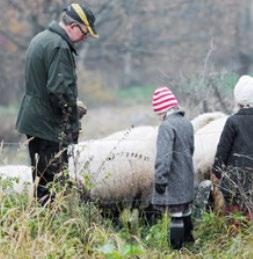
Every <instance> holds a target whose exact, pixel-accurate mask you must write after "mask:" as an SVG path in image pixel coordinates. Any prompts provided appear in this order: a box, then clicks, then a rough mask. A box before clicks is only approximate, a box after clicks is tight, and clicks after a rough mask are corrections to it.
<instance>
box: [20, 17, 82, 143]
mask: <svg viewBox="0 0 253 259" xmlns="http://www.w3.org/2000/svg"><path fill="white" fill-rule="evenodd" d="M74 54H76V51H75V48H74V46H73V44H72V42H71V41H70V40H69V38H68V36H67V34H66V33H65V31H64V30H63V29H62V28H61V27H60V26H59V25H58V23H56V22H52V23H51V24H50V25H49V27H48V29H46V30H45V31H43V32H41V33H39V34H37V35H36V36H35V37H34V38H33V39H32V41H31V43H30V45H29V47H28V50H27V53H26V64H25V95H24V97H23V100H22V103H21V107H20V110H19V114H18V118H17V122H16V129H17V130H18V131H19V132H20V133H23V134H26V135H30V136H33V137H39V138H42V139H46V140H50V141H55V142H62V141H63V142H64V143H67V144H68V143H72V142H74V143H75V142H76V141H77V136H78V129H79V125H78V111H77V106H76V99H77V85H76V72H75V60H74Z"/></svg>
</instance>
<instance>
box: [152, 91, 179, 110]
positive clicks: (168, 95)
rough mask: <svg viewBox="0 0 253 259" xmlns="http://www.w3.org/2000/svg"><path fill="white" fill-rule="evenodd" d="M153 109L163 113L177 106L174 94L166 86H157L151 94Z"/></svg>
mask: <svg viewBox="0 0 253 259" xmlns="http://www.w3.org/2000/svg"><path fill="white" fill-rule="evenodd" d="M152 106H153V110H154V112H156V113H163V112H166V111H168V110H169V109H171V108H173V107H177V106H178V101H177V98H176V96H175V95H174V94H173V93H172V91H171V90H170V89H169V88H168V87H167V86H162V87H159V88H157V89H156V90H155V91H154V94H153V100H152Z"/></svg>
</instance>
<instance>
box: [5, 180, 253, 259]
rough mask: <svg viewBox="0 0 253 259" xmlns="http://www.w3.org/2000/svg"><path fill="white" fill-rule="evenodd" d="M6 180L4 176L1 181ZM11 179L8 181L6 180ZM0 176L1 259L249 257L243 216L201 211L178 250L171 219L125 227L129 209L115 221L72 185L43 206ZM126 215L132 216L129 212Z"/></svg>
mask: <svg viewBox="0 0 253 259" xmlns="http://www.w3.org/2000/svg"><path fill="white" fill-rule="evenodd" d="M5 181H6V180H5ZM7 181H9V180H7ZM7 188H11V182H8V183H6V182H4V181H3V180H1V191H0V258H35V257H36V258H147V257H148V258H251V257H252V255H253V249H252V243H253V234H252V233H253V232H252V230H253V224H252V222H248V221H246V220H245V218H244V217H242V216H238V215H232V216H231V217H218V216H216V215H214V214H213V213H211V212H210V213H205V214H204V215H203V217H202V218H201V219H200V220H198V221H197V222H196V223H195V230H194V236H195V239H196V242H195V244H194V245H189V244H186V245H185V247H184V248H183V249H182V250H181V251H174V250H171V249H170V247H169V246H168V244H167V226H168V224H169V223H170V220H169V218H168V217H167V216H165V215H164V216H163V218H162V219H160V220H159V221H158V222H157V223H156V224H154V225H147V224H144V223H143V222H142V221H140V222H138V224H136V225H135V228H129V227H128V225H127V224H125V223H126V221H127V219H128V215H130V214H131V213H130V212H129V211H128V212H127V211H126V212H123V213H125V214H124V216H122V217H121V224H120V226H119V225H115V224H113V223H112V221H111V219H109V218H102V216H101V214H100V210H99V209H98V208H97V207H96V206H95V205H94V204H83V203H81V202H80V200H79V194H78V192H77V190H75V188H72V190H67V191H66V189H64V190H63V189H60V190H59V191H58V192H57V197H56V200H55V202H54V203H53V204H52V205H51V206H50V208H49V207H46V208H43V207H41V206H40V205H39V204H37V203H36V202H35V201H34V200H33V199H31V198H29V197H28V195H27V194H26V193H25V192H24V193H21V194H15V193H14V192H8V194H7V192H6V189H7ZM129 213H130V214H129Z"/></svg>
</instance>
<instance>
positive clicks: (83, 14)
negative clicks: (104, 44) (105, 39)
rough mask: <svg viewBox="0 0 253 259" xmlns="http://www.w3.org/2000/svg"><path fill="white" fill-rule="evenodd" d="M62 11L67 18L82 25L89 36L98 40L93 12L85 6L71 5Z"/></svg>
mask: <svg viewBox="0 0 253 259" xmlns="http://www.w3.org/2000/svg"><path fill="white" fill-rule="evenodd" d="M64 11H65V12H66V14H67V15H68V16H70V17H71V18H73V19H74V20H75V21H77V22H79V23H82V24H84V25H86V26H87V28H88V30H89V32H90V34H91V36H93V37H94V38H98V37H99V35H98V34H97V32H96V29H95V20H96V18H95V16H94V14H93V12H92V11H91V10H90V9H89V8H88V7H87V6H85V5H79V4H71V5H69V6H67V7H66V8H65V9H64Z"/></svg>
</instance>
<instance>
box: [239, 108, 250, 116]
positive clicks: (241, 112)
mask: <svg viewBox="0 0 253 259" xmlns="http://www.w3.org/2000/svg"><path fill="white" fill-rule="evenodd" d="M236 115H253V108H252V107H249V108H241V109H240V110H239V111H238V112H237V113H236Z"/></svg>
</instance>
